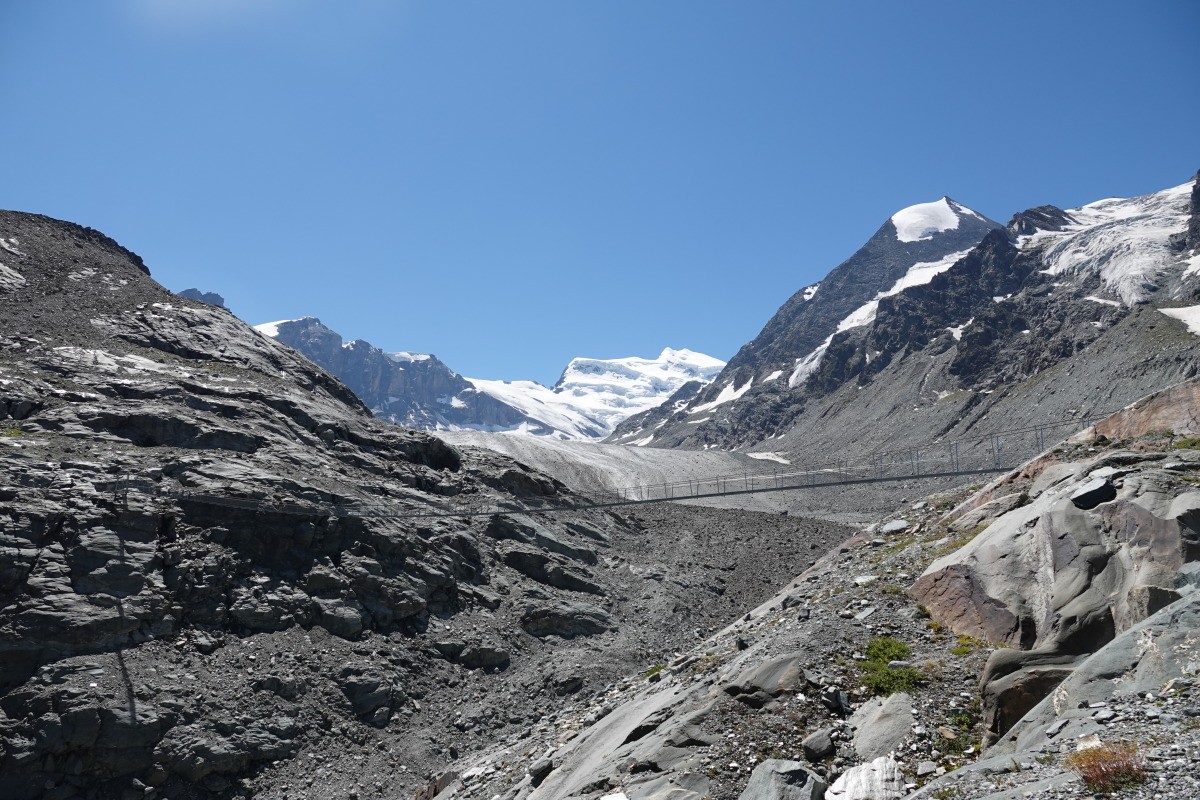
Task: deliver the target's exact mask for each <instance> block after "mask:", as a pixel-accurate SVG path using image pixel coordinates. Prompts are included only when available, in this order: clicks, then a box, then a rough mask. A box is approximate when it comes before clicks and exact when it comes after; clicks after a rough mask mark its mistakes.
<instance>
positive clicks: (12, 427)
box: [0, 422, 25, 437]
mask: <svg viewBox="0 0 1200 800" xmlns="http://www.w3.org/2000/svg"><path fill="white" fill-rule="evenodd" d="M24 435H25V431H23V430H22V429H21V425H20V424H19V423H16V422H13V423H9V424H6V425H5V426H4V427H2V428H0V436H4V437H13V436H24Z"/></svg>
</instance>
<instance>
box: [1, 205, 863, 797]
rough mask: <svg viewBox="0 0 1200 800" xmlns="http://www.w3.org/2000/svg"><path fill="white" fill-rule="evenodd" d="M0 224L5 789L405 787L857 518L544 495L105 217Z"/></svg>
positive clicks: (123, 792) (172, 793)
mask: <svg viewBox="0 0 1200 800" xmlns="http://www.w3.org/2000/svg"><path fill="white" fill-rule="evenodd" d="M0 237H2V238H3V243H4V248H3V250H4V255H3V263H4V269H5V272H4V273H3V274H4V275H5V276H8V277H7V279H6V280H5V281H4V282H3V283H2V284H0V501H2V502H0V785H3V787H4V789H3V791H2V792H0V793H2V794H3V795H4V797H6V798H13V799H14V800H32V799H33V798H40V797H45V798H63V800H66V799H67V798H75V797H82V798H86V800H107V799H108V798H114V797H116V798H124V797H139V798H145V799H146V800H154V799H155V798H157V797H171V798H178V799H180V800H188V799H189V798H195V799H198V798H215V797H221V798H225V797H245V796H262V797H282V796H284V795H285V794H286V795H287V796H289V797H291V796H295V795H296V794H297V792H298V791H299V792H300V793H303V794H305V795H307V796H308V797H310V798H317V797H320V798H333V797H339V798H342V797H352V796H354V795H355V794H357V795H359V796H366V795H367V794H368V793H370V794H371V795H382V796H412V795H413V794H414V793H415V791H416V790H417V789H418V788H419V787H425V786H426V785H427V783H428V781H429V779H431V778H432V776H433V775H434V773H435V772H436V771H439V770H440V769H441V768H442V767H444V766H445V764H446V763H448V762H449V761H450V760H451V759H453V758H455V757H457V756H458V755H460V754H462V753H465V752H471V751H473V750H476V749H478V748H479V747H481V746H483V745H485V744H489V743H491V742H492V741H494V740H495V738H496V737H497V736H498V735H501V734H502V733H506V732H507V733H513V734H520V733H521V732H522V731H529V732H532V731H533V730H535V729H541V730H549V729H552V728H553V727H554V726H555V721H554V716H555V715H556V714H557V713H558V712H559V711H560V710H562V709H564V708H567V707H570V706H571V705H572V704H574V703H576V702H577V701H578V698H582V697H587V696H591V695H592V694H593V693H595V692H596V691H598V690H600V689H602V688H603V687H604V686H605V685H607V684H608V683H610V682H611V681H612V680H614V679H615V678H616V677H618V676H620V675H623V674H628V673H632V672H638V671H641V670H645V669H646V668H647V666H649V665H650V664H651V663H655V662H661V661H663V660H665V659H666V658H667V657H668V654H669V653H671V652H673V651H675V650H677V649H678V648H679V647H680V646H682V644H683V643H684V642H686V641H692V640H694V639H695V638H696V637H697V636H698V635H703V634H705V633H707V632H708V631H711V630H713V629H714V628H715V627H716V626H717V624H718V623H719V622H720V621H721V620H723V619H726V618H729V617H731V616H735V615H737V614H739V613H742V611H743V610H744V609H745V608H747V607H750V606H753V605H754V604H756V603H758V602H760V601H761V600H762V598H763V597H765V596H767V595H768V594H769V593H770V592H771V591H772V590H773V588H774V586H775V585H777V583H778V582H781V581H783V580H785V579H786V577H785V575H786V574H788V573H790V572H791V571H792V568H791V566H790V565H791V564H793V563H795V562H796V561H797V560H800V559H807V558H809V552H810V550H809V548H810V547H818V546H819V547H821V548H823V547H825V546H828V544H829V543H831V541H833V540H836V539H839V538H841V536H843V535H844V531H845V529H843V528H841V527H840V526H835V525H828V524H823V523H807V522H804V521H801V520H795V519H788V520H787V521H786V524H781V520H780V519H779V518H776V517H766V516H764V515H754V514H745V513H741V514H737V513H732V512H731V513H729V514H726V515H723V516H721V517H711V516H710V515H706V514H699V512H696V511H693V510H688V509H674V510H661V511H657V512H648V513H646V514H643V515H640V516H639V518H638V519H637V520H632V519H631V520H626V519H622V518H619V517H616V516H613V515H611V514H608V513H603V512H592V513H580V514H576V515H572V516H571V517H569V518H566V517H561V518H560V517H546V518H534V517H529V516H524V515H520V514H519V513H517V512H519V511H520V510H521V509H522V508H531V507H532V508H536V507H537V506H538V505H539V504H542V503H545V502H546V501H547V500H549V499H553V498H555V497H556V496H557V495H560V494H563V493H565V492H567V491H568V490H567V489H566V488H565V487H563V486H562V485H561V484H558V483H556V482H555V481H553V480H551V479H549V478H547V477H546V476H544V475H540V474H538V473H535V472H533V471H531V470H529V469H527V468H525V467H523V466H522V465H520V464H517V463H515V462H513V461H510V460H507V459H504V458H501V457H499V456H497V455H494V454H490V453H488V452H485V451H474V450H468V451H459V450H456V449H454V448H451V447H449V446H447V445H446V444H445V443H444V442H442V441H441V440H439V439H437V438H434V437H433V436H430V435H428V434H425V433H420V432H416V431H411V430H406V429H402V428H399V427H396V426H393V425H390V424H387V423H385V422H382V421H379V420H376V419H375V418H373V417H372V415H371V414H370V412H369V409H367V407H366V406H364V405H363V404H362V402H361V401H360V400H359V399H358V398H357V397H356V396H355V395H354V393H352V392H351V391H350V390H349V389H348V388H347V387H346V386H345V385H343V384H342V383H340V382H338V381H337V380H335V379H333V378H331V377H330V376H329V375H328V374H327V373H325V372H323V371H322V370H320V369H319V368H317V367H316V366H314V365H313V364H312V363H311V362H310V361H308V360H307V359H305V358H303V357H301V356H300V355H299V354H298V353H296V352H295V351H294V350H292V349H290V348H288V347H286V346H283V345H281V344H278V343H276V342H274V341H272V340H270V339H269V338H267V337H264V336H261V335H259V334H258V333H256V332H254V331H253V330H251V329H250V328H248V327H247V326H245V325H244V324H243V323H241V322H240V321H239V320H237V319H236V318H235V317H233V316H232V315H231V314H230V313H229V312H228V311H226V310H224V309H221V308H217V307H214V306H211V305H206V304H204V303H200V302H195V301H191V300H187V299H183V298H180V297H177V296H175V295H172V294H171V293H169V292H167V291H166V290H165V289H163V288H162V287H161V286H159V285H158V284H156V283H154V281H152V280H151V279H150V278H149V277H148V274H147V272H146V270H145V268H144V265H143V264H142V263H141V261H140V259H136V258H134V257H133V256H131V255H130V254H129V253H128V251H126V250H125V249H124V248H121V247H120V246H118V245H116V244H115V243H113V242H111V240H108V239H106V238H104V237H101V236H99V235H98V234H95V233H94V232H89V231H88V230H87V229H84V228H80V227H79V226H75V225H71V224H68V223H61V222H58V221H55V220H52V219H49V218H46V217H39V216H34V215H28V214H20V213H14V212H0ZM13 276H15V277H13ZM498 505H499V506H502V507H509V508H512V509H513V512H514V513H513V514H505V515H501V516H498V517H497V516H484V517H479V518H472V519H464V518H461V517H457V518H450V517H427V516H420V515H421V514H422V513H423V512H428V511H430V510H436V509H449V510H458V511H463V510H470V509H475V508H480V507H488V508H494V507H496V506H498ZM666 531H669V532H670V535H669V536H668V535H666V533H665V532H666ZM742 536H745V537H746V539H747V541H753V543H754V546H753V547H746V546H744V544H745V543H744V542H743V541H742V539H741V538H739V537H742ZM806 537H815V538H814V539H812V540H811V541H810V539H808V538H806ZM818 543H819V545H818ZM698 588H699V591H697V589H698ZM697 596H699V600H698V599H697Z"/></svg>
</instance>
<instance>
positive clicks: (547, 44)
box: [0, 0, 1200, 383]
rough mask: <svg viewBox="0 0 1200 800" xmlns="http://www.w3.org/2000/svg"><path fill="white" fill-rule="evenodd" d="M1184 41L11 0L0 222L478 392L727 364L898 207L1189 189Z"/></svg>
mask: <svg viewBox="0 0 1200 800" xmlns="http://www.w3.org/2000/svg"><path fill="white" fill-rule="evenodd" d="M1198 32H1200V3H1197V2H1192V0H1174V1H1167V0H1163V1H1155V0H1147V1H1146V2H1136V3H1135V2H1103V1H1101V0H1087V2H1044V0H1038V2H1027V1H1026V0H1004V2H991V3H985V2H963V0H946V1H945V2H922V1H921V0H911V2H898V1H897V0H879V2H840V1H839V2H833V1H832V0H831V1H830V2H823V3H815V2H799V1H798V0H778V1H775V0H754V2H731V1H730V0H713V1H711V2H710V1H708V0H672V1H670V2H655V1H654V0H628V1H626V0H590V1H589V0H573V1H571V2H567V1H566V0H545V1H544V2H520V1H519V0H512V1H506V2H496V0H484V1H483V2H468V0H453V2H444V1H443V0H436V1H435V0H427V2H400V1H399V0H388V1H386V2H384V1H382V0H355V2H337V3H335V2H317V0H108V1H107V2H98V1H97V0H75V1H74V2H71V1H70V0H60V1H59V2H19V1H18V0H0V154H2V163H3V168H2V169H0V207H4V208H11V209H19V210H25V211H35V212H40V213H44V214H49V215H51V216H54V217H60V218H64V219H69V220H73V221H75V222H79V223H81V224H84V225H90V226H92V227H95V228H99V229H100V230H102V231H104V232H106V233H108V234H109V235H111V236H113V237H115V238H116V239H117V240H118V241H120V242H121V243H122V244H124V245H126V246H128V247H129V248H131V249H133V250H135V251H136V252H138V253H140V254H141V255H142V256H143V257H144V258H145V259H146V262H147V264H148V265H149V266H150V268H151V269H152V271H153V273H154V275H155V277H157V278H158V280H159V281H160V282H162V283H163V284H164V285H165V286H167V287H168V288H171V289H175V290H180V289H184V288H187V287H189V286H196V287H199V288H201V289H204V290H209V291H217V292H220V293H221V294H223V295H225V297H226V298H227V300H228V303H229V305H230V306H231V307H232V309H233V310H234V311H235V312H236V313H237V314H238V315H239V316H241V317H242V318H243V319H246V320H247V321H250V322H264V321H268V320H274V319H281V318H291V317H297V316H303V315H315V316H319V317H320V318H321V319H322V320H324V321H325V322H326V323H327V324H328V325H330V326H331V327H333V328H335V329H336V330H338V331H340V332H341V333H342V334H344V335H345V336H347V337H348V338H354V337H361V338H364V339H367V340H369V341H372V342H374V343H376V344H378V345H380V346H382V347H384V348H386V349H396V350H399V349H404V350H415V351H424V352H433V353H436V354H437V355H439V356H440V357H441V358H442V359H443V360H445V361H446V362H447V363H448V364H450V365H451V366H452V367H453V368H455V369H457V370H458V371H459V372H462V373H463V374H466V375H470V376H472V377H483V378H532V379H535V380H539V381H542V382H544V383H550V382H553V381H554V380H555V379H556V378H557V376H558V373H559V371H560V370H561V368H562V367H563V366H564V365H565V363H566V361H567V360H568V359H569V358H570V357H572V356H575V355H583V356H591V357H602V358H606V357H616V356H626V355H652V354H655V353H657V352H658V351H659V350H660V349H661V348H662V347H664V346H672V347H689V348H692V349H696V350H701V351H704V352H707V353H710V354H712V355H715V356H718V357H722V358H728V357H730V356H731V355H732V354H733V353H734V352H735V351H736V350H737V348H738V347H739V346H740V345H742V344H743V343H744V342H746V341H747V340H749V339H750V338H751V337H753V336H754V335H755V334H756V333H757V332H758V331H759V329H760V328H761V327H762V325H763V324H764V323H765V322H766V320H767V319H768V318H769V317H770V315H771V314H772V313H773V312H774V311H775V309H776V308H777V307H778V306H779V305H780V304H781V303H782V302H783V301H784V300H785V299H786V298H787V297H788V296H789V295H791V294H792V292H794V291H795V290H796V289H798V288H800V287H801V286H803V285H805V284H807V283H810V282H812V281H815V280H817V279H819V278H820V277H821V276H823V275H824V274H825V273H826V272H827V271H828V270H829V269H830V268H831V267H833V266H835V265H836V264H837V263H838V262H839V261H841V260H842V259H843V258H845V257H846V256H848V255H849V254H850V253H852V252H853V251H854V250H855V249H856V248H857V247H858V246H859V245H860V244H861V243H862V242H863V241H864V240H865V239H866V238H867V237H868V236H869V235H870V234H871V233H872V232H874V230H875V229H876V228H877V227H878V226H879V225H880V224H881V223H882V222H883V220H885V219H886V218H887V217H888V216H889V215H890V214H891V213H892V212H893V211H895V210H896V209H898V208H901V207H903V206H906V205H910V204H912V203H916V202H923V201H928V200H932V199H935V198H937V197H940V196H941V195H943V194H948V195H950V196H951V197H953V198H955V199H957V200H959V201H960V202H962V203H965V204H966V205H968V206H971V207H972V208H974V209H976V210H978V211H980V212H982V213H985V214H987V215H989V216H991V217H993V218H995V219H997V220H999V221H1001V222H1004V221H1007V219H1008V217H1009V216H1010V215H1011V214H1012V213H1013V212H1015V211H1018V210H1021V209H1023V208H1027V207H1029V206H1033V205H1038V204H1042V203H1053V204H1056V205H1060V206H1072V205H1079V204H1081V203H1085V202H1089V201H1091V200H1095V199H1099V198H1101V197H1107V196H1119V195H1133V194H1141V193H1145V192H1148V191H1153V190H1156V189H1160V188H1164V187H1166V186H1170V185H1175V184H1177V183H1182V182H1183V181H1184V180H1186V179H1187V178H1189V177H1190V176H1191V175H1192V174H1193V173H1194V172H1195V170H1196V169H1197V168H1200V147H1197V144H1198V143H1200V103H1198V102H1197V97H1200V55H1198V53H1197V49H1196V35H1197V33H1198ZM0 233H3V232H2V231H0Z"/></svg>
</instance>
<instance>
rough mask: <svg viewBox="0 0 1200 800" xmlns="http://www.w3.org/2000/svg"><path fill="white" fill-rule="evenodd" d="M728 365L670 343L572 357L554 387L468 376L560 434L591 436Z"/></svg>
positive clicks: (609, 429) (704, 380) (603, 433)
mask: <svg viewBox="0 0 1200 800" xmlns="http://www.w3.org/2000/svg"><path fill="white" fill-rule="evenodd" d="M724 366H725V362H723V361H721V360H720V359H716V358H713V357H712V356H708V355H705V354H704V353H697V352H695V351H694V350H685V349H674V348H670V347H668V348H665V349H664V350H663V351H662V352H661V353H660V354H659V355H658V357H657V358H642V357H640V356H632V357H629V358H573V359H571V362H570V363H569V364H567V368H566V369H565V370H563V373H562V377H560V378H559V379H558V382H557V383H555V384H554V387H553V388H548V387H545V386H542V385H541V384H539V383H534V382H533V381H489V380H478V379H471V378H468V380H470V381H471V383H472V384H473V385H474V386H475V388H476V389H478V390H479V391H480V392H485V393H487V394H490V395H492V396H493V397H495V398H497V399H499V400H502V401H503V402H505V403H507V404H508V405H511V406H513V407H514V408H517V409H519V410H521V412H522V413H524V414H526V415H528V416H529V417H530V418H532V419H535V420H538V421H539V422H542V423H544V424H545V425H546V426H547V427H549V428H552V429H553V431H552V432H551V435H553V436H555V437H556V438H560V439H589V438H594V437H598V436H607V435H608V434H609V433H611V432H612V430H613V428H615V427H616V425H617V424H618V423H619V422H621V421H622V420H624V419H626V418H627V417H630V416H632V415H634V414H638V413H641V412H642V411H646V410H649V409H651V408H654V407H655V406H657V405H659V404H660V403H662V402H663V401H664V400H665V399H667V398H668V397H670V396H671V395H672V394H674V393H675V391H676V390H678V389H679V388H680V387H681V386H683V385H684V384H685V383H688V382H691V381H697V382H699V383H708V382H709V381H711V380H712V379H713V377H715V376H716V375H717V373H719V372H720V371H721V369H722V368H723V367H724ZM518 431H519V432H531V433H542V434H544V433H545V431H544V430H543V431H536V430H531V429H528V428H521V429H518Z"/></svg>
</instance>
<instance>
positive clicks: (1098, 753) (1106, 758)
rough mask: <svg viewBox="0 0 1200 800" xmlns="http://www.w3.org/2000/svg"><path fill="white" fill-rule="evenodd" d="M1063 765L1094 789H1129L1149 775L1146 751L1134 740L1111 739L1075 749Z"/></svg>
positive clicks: (1099, 790) (1104, 790)
mask: <svg viewBox="0 0 1200 800" xmlns="http://www.w3.org/2000/svg"><path fill="white" fill-rule="evenodd" d="M1063 766H1065V767H1066V768H1067V769H1069V770H1071V771H1072V772H1074V773H1075V774H1077V775H1078V776H1079V779H1080V780H1081V781H1083V784H1084V786H1086V787H1088V788H1089V789H1091V790H1092V791H1093V792H1111V791H1115V790H1117V789H1129V788H1131V787H1134V786H1138V785H1140V784H1142V783H1145V781H1146V778H1147V777H1148V775H1147V772H1146V764H1145V761H1144V759H1143V757H1142V752H1141V750H1140V749H1139V748H1138V746H1137V745H1136V744H1134V743H1133V742H1110V743H1108V744H1102V745H1100V746H1099V747H1090V748H1088V749H1087V750H1080V751H1079V752H1078V753H1071V754H1070V755H1069V756H1067V757H1066V758H1065V759H1063Z"/></svg>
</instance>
